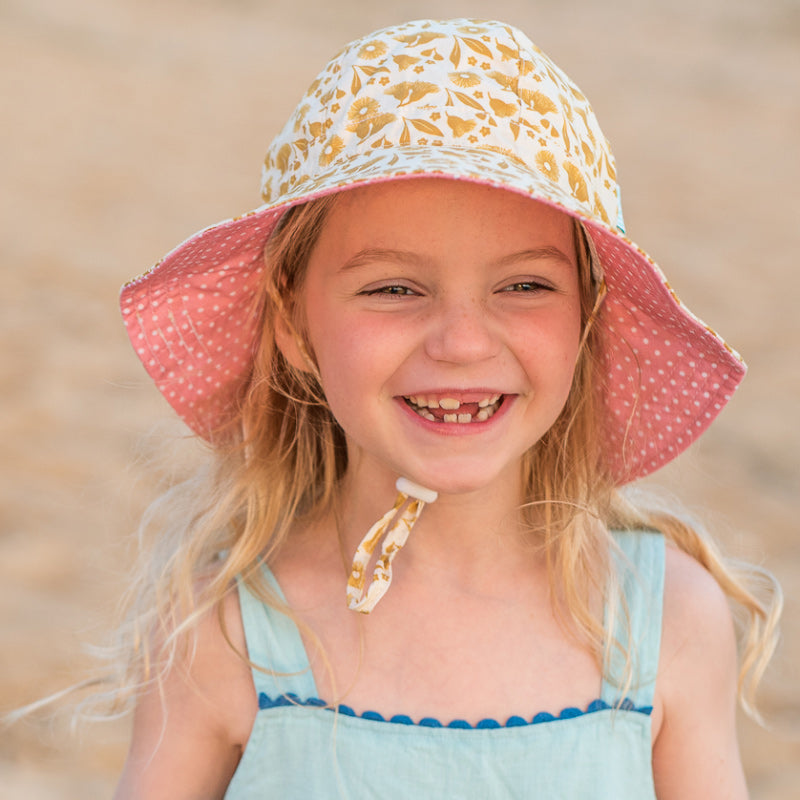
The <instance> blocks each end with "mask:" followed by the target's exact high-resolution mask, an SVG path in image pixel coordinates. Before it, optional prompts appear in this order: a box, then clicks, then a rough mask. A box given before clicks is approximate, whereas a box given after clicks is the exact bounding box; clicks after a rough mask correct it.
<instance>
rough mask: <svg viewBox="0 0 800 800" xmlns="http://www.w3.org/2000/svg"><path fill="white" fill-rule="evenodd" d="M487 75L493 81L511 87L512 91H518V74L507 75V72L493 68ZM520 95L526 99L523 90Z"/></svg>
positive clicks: (506, 87)
mask: <svg viewBox="0 0 800 800" xmlns="http://www.w3.org/2000/svg"><path fill="white" fill-rule="evenodd" d="M487 75H488V76H489V77H490V78H491V79H492V80H493V81H497V82H498V83H499V84H500V85H501V86H502V87H503V88H504V89H509V90H510V91H512V92H516V91H517V83H518V79H517V77H516V76H513V77H512V76H511V75H506V74H505V72H498V71H497V70H492V71H490V72H488V73H487ZM520 97H522V99H523V100H524V99H525V97H524V96H523V94H522V92H520Z"/></svg>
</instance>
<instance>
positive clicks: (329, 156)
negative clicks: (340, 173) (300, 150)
mask: <svg viewBox="0 0 800 800" xmlns="http://www.w3.org/2000/svg"><path fill="white" fill-rule="evenodd" d="M342 150H344V142H343V141H342V139H341V137H340V136H331V138H330V139H328V141H327V143H326V144H325V147H323V148H322V152H321V153H320V155H319V163H320V164H321V165H322V166H323V167H327V166H328V164H330V163H331V161H333V160H334V159H335V158H336V156H338V155H339V153H341V152H342Z"/></svg>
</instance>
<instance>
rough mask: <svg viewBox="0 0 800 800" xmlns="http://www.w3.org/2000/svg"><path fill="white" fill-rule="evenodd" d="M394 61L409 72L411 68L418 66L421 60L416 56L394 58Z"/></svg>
mask: <svg viewBox="0 0 800 800" xmlns="http://www.w3.org/2000/svg"><path fill="white" fill-rule="evenodd" d="M392 61H394V63H395V64H397V66H398V67H400V69H401V70H407V69H408V68H409V67H413V66H414V64H417V63H418V62H419V59H418V58H417V57H416V56H392Z"/></svg>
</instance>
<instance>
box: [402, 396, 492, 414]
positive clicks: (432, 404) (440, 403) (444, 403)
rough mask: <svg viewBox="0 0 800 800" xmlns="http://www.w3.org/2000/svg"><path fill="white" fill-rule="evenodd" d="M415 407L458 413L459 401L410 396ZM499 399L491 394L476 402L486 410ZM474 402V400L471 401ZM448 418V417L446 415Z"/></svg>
mask: <svg viewBox="0 0 800 800" xmlns="http://www.w3.org/2000/svg"><path fill="white" fill-rule="evenodd" d="M408 399H409V400H410V401H411V402H412V403H413V404H414V405H415V406H418V407H419V408H443V409H445V410H446V411H458V409H459V408H461V401H460V400H457V399H456V398H455V397H438V398H437V397H426V396H425V395H410V396H409V398H408ZM499 399H500V395H499V394H493V395H491V396H490V397H483V398H481V399H480V400H478V401H477V402H478V407H479V408H488V407H489V406H491V405H494V404H495V403H496V402H497V401H498V400H499ZM472 402H473V403H474V402H475V401H474V400H473V401H472ZM448 416H449V415H448Z"/></svg>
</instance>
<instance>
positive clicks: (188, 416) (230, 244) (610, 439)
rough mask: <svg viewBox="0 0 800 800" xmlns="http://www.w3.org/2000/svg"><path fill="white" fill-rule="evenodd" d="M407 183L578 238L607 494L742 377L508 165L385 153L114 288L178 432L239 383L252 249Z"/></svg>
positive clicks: (678, 440)
mask: <svg viewBox="0 0 800 800" xmlns="http://www.w3.org/2000/svg"><path fill="white" fill-rule="evenodd" d="M420 177H440V178H449V179H455V180H465V181H471V182H475V183H480V184H484V185H487V186H495V187H498V188H502V189H506V190H508V191H513V192H518V193H520V194H522V195H525V196H528V197H530V198H532V199H535V200H538V201H540V202H544V203H547V204H549V205H551V206H553V207H555V208H558V209H561V210H562V211H564V212H565V213H567V214H569V215H571V216H573V217H577V218H579V219H581V221H582V222H583V223H584V225H585V226H586V229H587V231H588V233H589V234H590V235H591V237H592V240H593V242H594V245H595V248H596V250H597V253H598V255H599V257H600V260H601V262H602V266H603V271H604V276H605V280H606V284H607V287H608V294H607V297H606V300H605V302H604V304H603V307H602V309H601V311H600V315H599V317H598V320H597V322H596V324H597V325H598V326H599V327H600V329H601V334H602V335H601V340H602V342H603V351H602V353H601V354H600V359H601V367H602V368H601V377H602V383H601V385H600V386H599V391H600V392H601V395H602V403H603V410H604V413H603V418H602V421H601V422H602V430H603V441H604V453H605V457H606V462H607V468H608V470H609V472H610V474H612V475H613V477H614V479H615V480H616V481H617V483H618V484H623V483H627V482H629V481H631V480H633V479H635V478H639V477H642V476H644V475H647V474H649V473H651V472H653V471H654V470H656V469H658V468H659V467H661V466H663V465H664V464H665V463H667V462H669V461H670V460H672V459H673V458H675V457H676V456H677V455H678V454H679V453H680V452H682V451H683V450H685V449H686V448H687V447H688V446H689V445H690V444H691V443H692V442H693V441H694V440H695V439H697V437H698V436H699V435H700V434H701V433H702V432H703V431H705V430H706V428H707V427H708V426H709V425H710V424H711V422H712V421H713V419H714V418H715V417H716V416H717V415H718V413H719V412H720V410H721V409H722V407H723V406H724V405H725V403H726V402H727V401H728V400H729V399H730V397H731V395H732V394H733V392H734V391H735V389H736V387H737V386H738V384H739V383H740V382H741V380H742V378H743V377H744V374H745V371H746V368H745V366H744V363H743V362H742V360H741V359H740V358H739V356H738V354H736V353H735V351H733V350H731V349H730V348H729V347H728V346H727V345H726V344H725V342H724V341H723V340H722V339H721V338H720V337H719V336H718V335H717V334H716V333H715V332H714V331H713V330H712V329H711V328H709V327H708V326H707V325H705V324H704V323H703V322H702V321H701V320H699V319H698V318H697V317H695V316H694V315H693V314H692V313H691V312H690V311H689V310H688V309H687V308H686V307H685V306H684V305H683V304H682V303H681V302H680V300H679V299H678V298H677V296H676V295H675V293H674V292H673V291H672V289H671V288H670V286H669V284H668V283H667V281H666V279H665V278H664V276H663V274H662V273H661V271H660V270H659V268H658V267H657V266H656V264H655V263H654V261H653V260H652V259H651V258H650V257H649V256H648V255H647V254H646V253H645V252H644V251H643V250H641V249H640V248H639V247H638V246H637V245H635V244H634V243H633V242H632V241H631V240H630V239H628V238H627V237H626V236H625V235H624V234H623V233H621V232H620V231H619V230H617V229H616V228H614V227H613V226H612V225H611V224H610V223H608V222H606V221H605V220H603V219H599V218H598V217H596V216H595V217H590V216H587V214H586V211H585V210H584V209H585V203H582V202H581V200H580V199H579V198H578V197H577V196H576V195H570V194H567V193H566V192H565V191H564V189H563V188H562V187H561V186H560V185H558V184H555V183H554V182H552V181H550V179H549V178H548V177H547V176H546V175H545V174H543V173H541V172H540V171H539V170H536V169H535V168H531V167H530V166H528V165H526V164H524V163H522V162H521V161H519V160H518V159H517V158H515V157H514V156H513V155H509V154H507V153H502V152H497V151H494V150H489V149H479V148H466V147H465V148H461V147H405V148H393V149H392V150H388V151H385V152H382V151H378V152H376V153H375V154H374V156H371V157H370V158H368V159H365V158H363V156H362V157H361V158H359V159H355V160H353V162H352V163H347V160H346V159H342V160H338V161H335V162H332V163H331V164H330V165H329V168H328V169H324V170H321V171H320V173H319V175H318V177H317V178H315V179H314V180H307V181H305V182H303V183H301V184H299V185H297V186H286V187H282V193H281V200H280V201H279V202H276V203H272V204H269V205H264V206H261V207H259V208H257V209H255V210H254V211H252V212H250V213H248V214H246V215H244V216H241V217H237V218H234V219H229V220H225V221H223V222H220V223H218V224H216V225H213V226H211V227H209V228H206V229H204V230H202V231H200V232H199V233H197V234H195V235H194V236H192V237H191V238H189V239H188V240H186V241H185V242H183V243H182V244H180V245H179V246H178V247H176V248H175V249H174V250H172V251H171V252H170V253H169V254H168V255H167V256H166V257H165V258H164V259H163V260H162V261H161V262H159V263H158V264H157V265H156V266H154V267H153V268H152V269H151V270H150V271H149V272H147V273H145V274H144V275H143V276H141V277H139V278H137V279H135V280H133V281H131V282H130V283H128V284H126V285H125V286H124V287H123V289H122V292H121V301H120V302H121V308H122V312H123V316H124V320H125V325H126V328H127V332H128V335H129V337H130V339H131V342H132V344H133V346H134V348H135V350H136V352H137V353H138V355H139V357H140V358H141V360H142V362H143V364H144V366H145V368H146V370H147V372H148V374H149V375H150V377H151V378H152V379H153V380H154V381H155V383H156V385H157V387H158V389H159V390H160V391H161V393H162V394H163V395H164V397H165V398H166V399H167V401H168V402H169V403H170V405H171V406H172V407H173V408H174V409H175V411H176V412H177V413H178V414H179V415H180V417H181V418H182V419H183V420H184V421H185V422H186V424H187V425H189V427H190V428H192V429H193V430H194V431H195V432H196V433H197V434H198V435H200V436H201V437H203V438H205V439H213V435H214V432H215V431H216V430H218V429H219V428H220V427H221V426H222V425H224V423H225V422H226V421H227V420H228V418H229V417H230V415H231V414H232V413H233V405H232V401H233V398H235V397H236V396H237V394H238V392H239V390H240V389H241V387H242V384H243V383H244V382H245V381H247V379H248V377H249V374H250V369H251V365H252V357H253V353H254V349H255V347H256V344H257V337H258V335H259V320H258V319H257V318H256V317H255V315H254V313H253V312H254V308H256V307H257V304H258V293H259V287H260V285H261V280H262V275H263V269H264V262H263V250H264V246H265V243H266V242H267V240H268V239H269V237H270V235H271V234H272V231H273V230H274V227H275V225H276V224H277V222H278V220H279V219H280V218H281V216H282V215H283V214H284V213H285V212H286V211H287V210H288V209H289V208H290V207H292V206H294V205H298V204H300V203H304V202H308V201H309V200H312V199H314V198H316V197H321V196H323V195H327V194H331V193H334V192H339V191H344V190H347V189H351V188H355V187H357V186H365V185H369V184H373V183H378V182H384V181H390V180H400V179H413V178H420ZM575 188H576V189H578V190H579V187H575ZM584 200H585V198H584Z"/></svg>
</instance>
